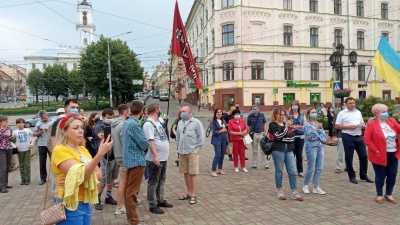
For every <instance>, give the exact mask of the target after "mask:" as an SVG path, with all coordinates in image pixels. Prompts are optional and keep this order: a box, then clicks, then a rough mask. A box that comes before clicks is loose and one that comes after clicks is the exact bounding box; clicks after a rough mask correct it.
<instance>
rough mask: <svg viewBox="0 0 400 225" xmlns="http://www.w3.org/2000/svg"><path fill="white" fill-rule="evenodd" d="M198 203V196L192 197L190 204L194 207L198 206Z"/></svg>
mask: <svg viewBox="0 0 400 225" xmlns="http://www.w3.org/2000/svg"><path fill="white" fill-rule="evenodd" d="M196 203H197V199H196V196H192V197H191V198H190V201H189V204H191V205H194V204H196Z"/></svg>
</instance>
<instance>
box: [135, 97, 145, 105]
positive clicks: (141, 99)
mask: <svg viewBox="0 0 400 225" xmlns="http://www.w3.org/2000/svg"><path fill="white" fill-rule="evenodd" d="M137 100H138V101H142V102H143V105H146V100H147V99H145V98H143V97H138V98H137Z"/></svg>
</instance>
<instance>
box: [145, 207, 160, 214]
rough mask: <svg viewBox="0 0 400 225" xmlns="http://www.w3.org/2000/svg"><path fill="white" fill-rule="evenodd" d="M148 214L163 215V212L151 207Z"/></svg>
mask: <svg viewBox="0 0 400 225" xmlns="http://www.w3.org/2000/svg"><path fill="white" fill-rule="evenodd" d="M149 211H150V212H152V213H154V214H164V210H162V209H160V208H159V207H157V206H156V207H153V208H150V209H149Z"/></svg>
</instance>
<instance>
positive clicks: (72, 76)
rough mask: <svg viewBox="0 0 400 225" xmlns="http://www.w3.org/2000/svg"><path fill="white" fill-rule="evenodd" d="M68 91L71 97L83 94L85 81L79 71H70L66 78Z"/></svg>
mask: <svg viewBox="0 0 400 225" xmlns="http://www.w3.org/2000/svg"><path fill="white" fill-rule="evenodd" d="M68 82H69V91H70V93H71V94H72V95H79V94H81V93H83V88H84V87H85V81H84V79H83V77H82V74H81V72H80V71H79V70H72V71H71V72H69V76H68Z"/></svg>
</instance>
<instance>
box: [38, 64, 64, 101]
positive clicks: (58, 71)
mask: <svg viewBox="0 0 400 225" xmlns="http://www.w3.org/2000/svg"><path fill="white" fill-rule="evenodd" d="M68 77H69V72H68V70H67V69H66V68H64V67H63V66H61V65H53V66H48V67H46V69H45V70H44V72H43V87H44V90H45V91H46V94H47V95H51V96H54V97H55V98H56V99H57V98H58V96H60V95H65V94H68V91H69V80H68Z"/></svg>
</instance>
